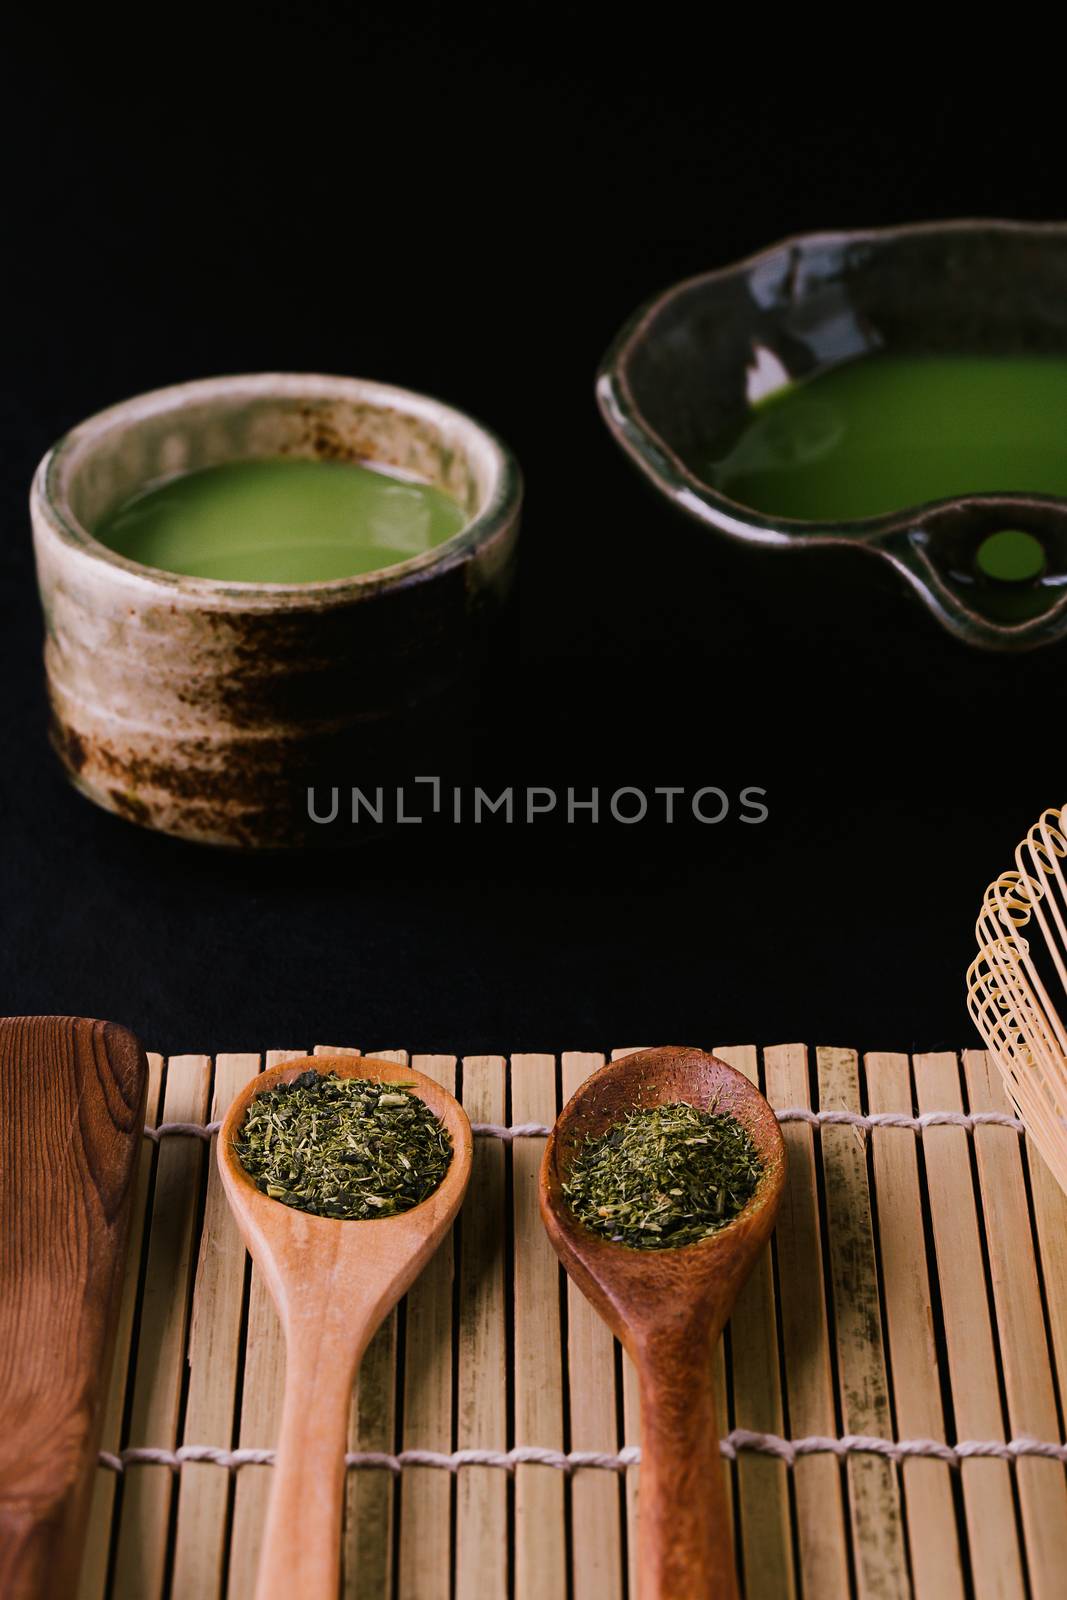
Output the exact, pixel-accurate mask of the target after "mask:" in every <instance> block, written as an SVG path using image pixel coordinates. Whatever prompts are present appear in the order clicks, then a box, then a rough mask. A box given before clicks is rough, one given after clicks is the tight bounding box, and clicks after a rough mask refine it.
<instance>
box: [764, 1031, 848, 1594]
mask: <svg viewBox="0 0 1067 1600" xmlns="http://www.w3.org/2000/svg"><path fill="white" fill-rule="evenodd" d="M763 1061H764V1070H765V1073H766V1083H767V1090H766V1092H767V1098H768V1099H769V1100H770V1102H771V1104H772V1105H773V1106H774V1107H775V1109H776V1110H783V1109H785V1108H786V1107H792V1106H802V1107H807V1106H810V1104H811V1085H810V1082H809V1078H808V1053H807V1047H806V1046H805V1045H802V1044H796V1045H789V1044H786V1045H772V1046H770V1047H769V1048H767V1049H765V1050H764V1052H763ZM782 1138H783V1140H784V1141H785V1147H786V1152H787V1158H788V1163H789V1165H788V1176H787V1179H786V1187H785V1193H784V1195H783V1196H782V1206H781V1210H780V1211H779V1213H778V1226H777V1229H776V1233H775V1236H776V1239H777V1257H778V1299H779V1306H780V1309H781V1318H782V1353H783V1356H784V1360H785V1377H786V1396H787V1400H788V1408H789V1431H790V1433H791V1435H792V1436H793V1437H794V1438H798V1439H801V1438H805V1437H807V1436H810V1435H816V1436H819V1437H830V1438H833V1437H835V1436H836V1435H837V1434H838V1432H839V1431H840V1430H839V1427H838V1420H837V1411H836V1407H835V1404H834V1379H833V1361H832V1354H831V1351H832V1346H831V1340H830V1325H829V1320H828V1317H827V1302H826V1284H825V1281H824V1277H823V1248H822V1223H821V1221H820V1217H819V1195H818V1185H817V1179H816V1166H815V1134H814V1130H813V1129H812V1127H811V1126H810V1125H809V1124H807V1123H803V1122H786V1123H783V1124H782ZM793 1493H794V1497H795V1501H796V1521H797V1548H798V1554H799V1562H800V1587H801V1591H802V1593H803V1594H804V1596H805V1600H849V1596H850V1593H851V1588H850V1582H849V1571H848V1533H847V1529H846V1526H845V1512H844V1502H843V1497H842V1493H841V1470H840V1468H839V1466H838V1463H837V1461H836V1459H835V1458H834V1457H833V1456H831V1455H810V1456H801V1457H800V1459H799V1460H798V1461H797V1462H796V1465H795V1466H794V1468H793Z"/></svg>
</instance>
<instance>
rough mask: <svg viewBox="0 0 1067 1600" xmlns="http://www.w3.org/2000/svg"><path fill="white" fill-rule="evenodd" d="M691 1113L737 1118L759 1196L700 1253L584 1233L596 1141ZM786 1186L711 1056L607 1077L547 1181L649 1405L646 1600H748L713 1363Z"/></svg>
mask: <svg viewBox="0 0 1067 1600" xmlns="http://www.w3.org/2000/svg"><path fill="white" fill-rule="evenodd" d="M678 1100H685V1101H688V1102H689V1103H690V1104H691V1105H695V1106H699V1107H701V1108H702V1109H705V1110H715V1111H723V1112H727V1113H729V1115H730V1116H732V1117H736V1118H737V1120H738V1122H740V1123H741V1124H742V1125H743V1126H744V1127H745V1128H746V1129H747V1130H748V1132H749V1134H750V1135H751V1137H752V1139H753V1141H754V1142H755V1145H756V1148H757V1149H758V1151H759V1154H760V1157H761V1160H762V1162H763V1173H762V1176H761V1178H760V1181H759V1186H758V1187H757V1189H756V1192H755V1194H754V1195H753V1197H752V1199H751V1200H750V1201H749V1203H748V1205H747V1206H746V1207H745V1209H744V1210H743V1211H742V1212H741V1213H740V1214H739V1215H738V1216H737V1217H736V1218H735V1219H734V1221H733V1222H731V1223H730V1224H728V1226H727V1227H725V1228H723V1229H722V1230H721V1232H719V1233H716V1234H713V1235H712V1236H711V1238H709V1239H704V1240H701V1241H700V1243H699V1244H692V1245H683V1246H681V1247H680V1248H678V1249H676V1250H660V1251H649V1250H633V1249H631V1248H630V1247H629V1246H628V1245H624V1244H616V1243H613V1242H612V1241H611V1240H610V1239H606V1238H603V1237H602V1236H601V1235H600V1234H597V1233H594V1232H592V1230H591V1229H589V1228H587V1227H585V1225H584V1224H583V1223H581V1222H579V1221H578V1219H577V1217H576V1216H575V1215H574V1213H573V1212H572V1211H571V1210H570V1208H569V1206H568V1205H567V1202H566V1199H565V1197H564V1194H563V1189H562V1181H563V1179H564V1178H565V1177H566V1174H567V1170H568V1167H569V1165H570V1163H571V1161H572V1160H573V1158H574V1154H575V1151H576V1150H577V1148H578V1146H579V1145H580V1144H581V1143H582V1141H583V1140H584V1139H586V1138H590V1137H593V1138H595V1137H596V1136H597V1135H599V1134H601V1133H604V1132H605V1131H606V1130H607V1129H608V1128H609V1127H611V1126H612V1124H613V1123H616V1122H618V1121H619V1120H620V1119H621V1118H622V1117H623V1116H624V1115H625V1113H626V1112H628V1111H632V1110H634V1109H635V1108H639V1107H645V1106H656V1105H664V1104H667V1103H669V1102H671V1101H678ZM784 1182H785V1146H784V1145H783V1143H782V1136H781V1133H780V1131H779V1128H778V1120H777V1118H776V1117H775V1115H774V1112H773V1111H772V1110H771V1108H770V1106H769V1105H768V1104H767V1102H766V1100H764V1098H763V1096H762V1095H761V1094H760V1092H759V1090H758V1089H756V1088H754V1087H753V1085H752V1084H751V1083H750V1082H749V1081H748V1079H747V1078H745V1077H743V1076H742V1075H741V1073H739V1072H735V1071H734V1070H733V1068H732V1067H728V1066H727V1065H726V1063H725V1062H724V1061H719V1060H718V1059H717V1057H715V1056H710V1055H705V1054H704V1053H703V1052H702V1051H699V1050H686V1049H679V1048H668V1049H663V1050H643V1051H640V1052H638V1053H636V1054H634V1055H630V1056H624V1057H622V1059H621V1060H619V1061H615V1062H612V1064H611V1065H610V1066H606V1067H602V1068H601V1070H600V1071H599V1072H594V1073H593V1075H592V1077H591V1078H588V1079H587V1080H586V1082H585V1083H583V1084H582V1086H581V1088H580V1089H579V1090H578V1092H577V1094H576V1095H575V1096H574V1097H573V1099H572V1100H571V1101H570V1102H569V1103H568V1104H567V1105H566V1106H565V1107H564V1109H563V1110H562V1111H561V1112H560V1115H559V1117H558V1119H557V1121H556V1126H555V1128H554V1129H553V1131H552V1134H551V1137H550V1138H549V1140H548V1144H547V1147H546V1149H545V1156H544V1162H543V1164H542V1167H541V1191H540V1193H541V1215H542V1217H543V1218H544V1222H545V1227H546V1228H547V1229H548V1234H549V1237H550V1239H551V1240H552V1243H553V1245H554V1246H555V1248H556V1253H557V1254H558V1255H559V1258H560V1260H561V1261H562V1262H563V1265H564V1266H565V1267H566V1269H567V1271H568V1273H569V1274H570V1275H571V1277H572V1278H573V1279H574V1281H575V1283H576V1284H577V1285H578V1287H579V1288H580V1289H581V1290H582V1292H583V1294H585V1296H586V1297H587V1298H588V1299H589V1300H590V1301H591V1302H592V1304H593V1306H594V1307H595V1308H596V1310H597V1311H598V1312H599V1313H600V1315H601V1316H602V1317H603V1318H604V1321H605V1322H606V1323H607V1324H608V1326H609V1328H610V1329H611V1331H612V1333H614V1334H615V1336H616V1338H617V1339H619V1340H620V1341H621V1342H622V1345H623V1347H624V1348H625V1350H626V1351H627V1353H628V1354H629V1355H630V1357H631V1359H632V1360H633V1362H634V1365H635V1366H636V1368H637V1373H638V1379H639V1382H640V1392H641V1478H640V1492H639V1504H640V1513H639V1525H638V1595H639V1600H736V1596H737V1578H736V1574H735V1571H734V1562H733V1551H732V1547H731V1540H730V1527H729V1520H728V1517H727V1508H726V1496H725V1489H724V1483H723V1468H722V1462H721V1459H720V1455H719V1426H718V1421H717V1418H716V1415H715V1395H714V1389H713V1383H712V1353H713V1350H714V1348H715V1344H716V1341H717V1340H718V1338H719V1335H720V1334H721V1332H722V1329H723V1326H724V1324H725V1323H726V1321H727V1319H728V1318H729V1315H730V1312H731V1310H732V1309H733V1305H734V1301H735V1300H736V1298H737V1294H738V1291H739V1290H740V1288H741V1285H742V1284H743V1283H744V1281H745V1279H746V1278H747V1277H748V1275H749V1273H750V1272H751V1270H752V1267H753V1265H754V1263H755V1260H756V1257H757V1256H758V1255H759V1253H760V1251H761V1250H762V1248H763V1246H764V1245H765V1243H766V1241H767V1238H768V1236H769V1234H770V1231H771V1229H772V1227H773V1226H774V1219H775V1214H776V1212H777V1210H778V1202H779V1200H780V1198H781V1194H782V1186H783V1184H784Z"/></svg>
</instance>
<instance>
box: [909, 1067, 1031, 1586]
mask: <svg viewBox="0 0 1067 1600" xmlns="http://www.w3.org/2000/svg"><path fill="white" fill-rule="evenodd" d="M913 1066H914V1071H915V1089H916V1098H917V1101H918V1105H919V1109H920V1111H933V1110H934V1109H937V1110H938V1111H962V1110H963V1094H962V1092H961V1088H960V1069H959V1062H958V1061H957V1060H956V1057H955V1056H954V1055H951V1054H949V1053H947V1052H944V1051H942V1052H940V1053H939V1054H932V1055H918V1056H916V1057H915V1058H914V1061H913ZM972 1145H973V1141H972V1140H970V1139H969V1138H968V1136H967V1134H966V1132H965V1131H964V1130H963V1129H962V1128H951V1127H939V1128H927V1130H926V1132H925V1133H924V1134H923V1153H924V1157H925V1161H926V1185H927V1193H928V1195H929V1201H930V1214H931V1219H932V1224H933V1235H934V1245H935V1249H936V1255H937V1275H938V1279H939V1284H940V1293H941V1304H942V1308H943V1315H944V1325H945V1339H946V1344H947V1349H948V1365H949V1378H950V1384H951V1390H952V1405H953V1412H954V1418H955V1427H956V1435H957V1437H958V1438H961V1439H1003V1438H1004V1437H1005V1428H1004V1414H1003V1411H1002V1410H1001V1401H1000V1384H1001V1373H1000V1368H999V1364H998V1359H997V1349H996V1345H995V1343H994V1338H993V1321H992V1316H991V1314H990V1307H989V1296H988V1293H987V1287H986V1276H985V1256H984V1247H983V1239H982V1230H981V1228H980V1224H979V1214H980V1213H979V1207H978V1204H977V1200H976V1195H975V1190H974V1183H973V1179H972V1173H971V1153H972ZM960 1480H961V1483H962V1487H963V1503H964V1508H965V1512H966V1521H967V1537H968V1543H969V1546H970V1552H971V1565H972V1570H973V1579H974V1591H975V1595H976V1597H977V1600H987V1597H989V1600H992V1597H993V1596H996V1600H1016V1596H1022V1595H1024V1594H1025V1593H1026V1584H1025V1579H1024V1577H1023V1563H1022V1553H1021V1550H1020V1547H1019V1541H1018V1537H1017V1530H1016V1524H1015V1499H1014V1492H1013V1484H1012V1475H1011V1468H1010V1467H1009V1466H1008V1465H1007V1463H1006V1462H1003V1461H994V1460H989V1461H965V1462H964V1463H963V1466H962V1467H961V1468H960Z"/></svg>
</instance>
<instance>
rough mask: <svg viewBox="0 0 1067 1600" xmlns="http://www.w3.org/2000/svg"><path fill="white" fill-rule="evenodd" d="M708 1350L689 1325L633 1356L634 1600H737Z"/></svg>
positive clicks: (652, 1338) (651, 1341) (653, 1336)
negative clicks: (637, 1438)
mask: <svg viewBox="0 0 1067 1600" xmlns="http://www.w3.org/2000/svg"><path fill="white" fill-rule="evenodd" d="M717 1337H718V1330H716V1338H717ZM712 1349H713V1343H712V1341H710V1340H709V1339H708V1338H707V1337H706V1336H705V1337H700V1338H694V1336H693V1333H692V1330H691V1329H687V1330H686V1331H685V1332H684V1333H682V1334H679V1333H677V1332H674V1331H673V1330H672V1331H671V1332H670V1333H665V1334H657V1333H653V1334H651V1335H650V1336H649V1338H648V1339H647V1341H646V1342H645V1343H644V1345H643V1346H642V1348H641V1349H640V1350H639V1351H638V1352H637V1353H636V1362H637V1370H638V1377H639V1380H640V1389H641V1477H640V1490H639V1504H640V1517H639V1524H638V1552H637V1553H638V1575H639V1576H638V1600H737V1596H738V1591H737V1576H736V1572H735V1568H734V1553H733V1543H732V1540H731V1536H730V1521H729V1515H728V1511H727V1505H726V1487H725V1480H724V1477H723V1465H722V1458H721V1456H720V1454H719V1427H718V1419H717V1417H716V1414H715V1391H714V1387H713V1379H712V1361H711V1355H712Z"/></svg>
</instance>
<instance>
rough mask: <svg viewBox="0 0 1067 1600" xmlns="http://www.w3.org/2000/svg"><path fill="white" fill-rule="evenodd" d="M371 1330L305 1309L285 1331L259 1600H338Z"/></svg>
mask: <svg viewBox="0 0 1067 1600" xmlns="http://www.w3.org/2000/svg"><path fill="white" fill-rule="evenodd" d="M372 1332H373V1328H366V1329H365V1328H363V1327H362V1326H352V1325H351V1324H350V1325H349V1326H347V1327H346V1326H345V1325H344V1324H343V1323H341V1322H340V1321H339V1320H338V1319H337V1318H336V1317H334V1318H331V1316H330V1311H329V1307H328V1306H326V1305H321V1304H320V1305H318V1306H317V1308H316V1307H310V1308H305V1309H304V1311H303V1313H302V1315H301V1316H300V1318H299V1320H293V1321H290V1323H289V1326H288V1327H287V1329H286V1364H285V1399H284V1402H283V1406H282V1424H281V1434H280V1437H279V1440H278V1454H277V1458H276V1461H275V1466H274V1474H273V1483H272V1486H271V1495H270V1505H269V1508H268V1511H267V1522H266V1528H265V1530H264V1535H263V1545H262V1548H261V1550H260V1556H259V1576H258V1578H257V1581H256V1597H255V1600H295V1597H296V1596H299V1597H300V1600H337V1595H338V1593H339V1591H340V1581H341V1527H342V1515H343V1507H344V1493H345V1450H346V1447H347V1440H348V1418H349V1413H350V1410H351V1405H352V1389H353V1384H354V1382H355V1376H356V1370H357V1368H358V1365H359V1360H360V1357H361V1356H362V1354H363V1351H364V1349H365V1347H366V1344H367V1342H368V1340H369V1338H370V1334H371V1333H372Z"/></svg>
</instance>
